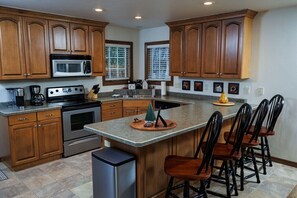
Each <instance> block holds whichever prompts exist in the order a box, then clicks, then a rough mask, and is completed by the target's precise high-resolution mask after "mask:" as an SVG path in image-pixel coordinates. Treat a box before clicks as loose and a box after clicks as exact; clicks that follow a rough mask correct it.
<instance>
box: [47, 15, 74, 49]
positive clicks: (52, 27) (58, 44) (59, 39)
mask: <svg viewBox="0 0 297 198" xmlns="http://www.w3.org/2000/svg"><path fill="white" fill-rule="evenodd" d="M49 32H50V33H49V35H50V51H51V54H69V53H70V50H71V49H70V31H69V23H65V22H61V21H49Z"/></svg>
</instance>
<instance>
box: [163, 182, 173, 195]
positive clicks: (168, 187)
mask: <svg viewBox="0 0 297 198" xmlns="http://www.w3.org/2000/svg"><path fill="white" fill-rule="evenodd" d="M172 185H173V177H170V180H169V183H168V186H167V190H166V195H165V198H169V196H170V191H171V188H172Z"/></svg>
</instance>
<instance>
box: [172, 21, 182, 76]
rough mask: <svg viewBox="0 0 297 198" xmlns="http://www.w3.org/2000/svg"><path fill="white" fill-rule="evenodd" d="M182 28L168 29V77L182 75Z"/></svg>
mask: <svg viewBox="0 0 297 198" xmlns="http://www.w3.org/2000/svg"><path fill="white" fill-rule="evenodd" d="M183 38H184V26H180V27H173V28H170V75H171V76H182V75H183V72H184V71H183Z"/></svg>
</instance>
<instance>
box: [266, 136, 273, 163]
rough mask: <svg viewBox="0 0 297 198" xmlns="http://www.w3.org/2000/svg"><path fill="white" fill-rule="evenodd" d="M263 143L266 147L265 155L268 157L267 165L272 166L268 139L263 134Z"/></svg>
mask: <svg viewBox="0 0 297 198" xmlns="http://www.w3.org/2000/svg"><path fill="white" fill-rule="evenodd" d="M265 144H266V148H267V157H268V161H269V165H270V166H272V162H271V155H270V148H269V144H268V139H267V137H266V136H265Z"/></svg>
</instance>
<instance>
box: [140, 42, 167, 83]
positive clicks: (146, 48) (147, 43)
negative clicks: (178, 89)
mask: <svg viewBox="0 0 297 198" xmlns="http://www.w3.org/2000/svg"><path fill="white" fill-rule="evenodd" d="M163 44H168V45H170V44H169V40H164V41H154V42H146V43H144V57H145V66H144V67H145V69H144V70H145V79H148V73H149V69H148V61H149V60H148V49H149V48H148V46H151V45H163ZM169 61H170V58H169ZM169 67H170V64H169ZM169 70H170V68H169ZM147 83H148V84H150V85H161V81H159V80H158V81H156V80H148V81H147ZM166 85H167V86H173V76H170V81H166Z"/></svg>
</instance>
